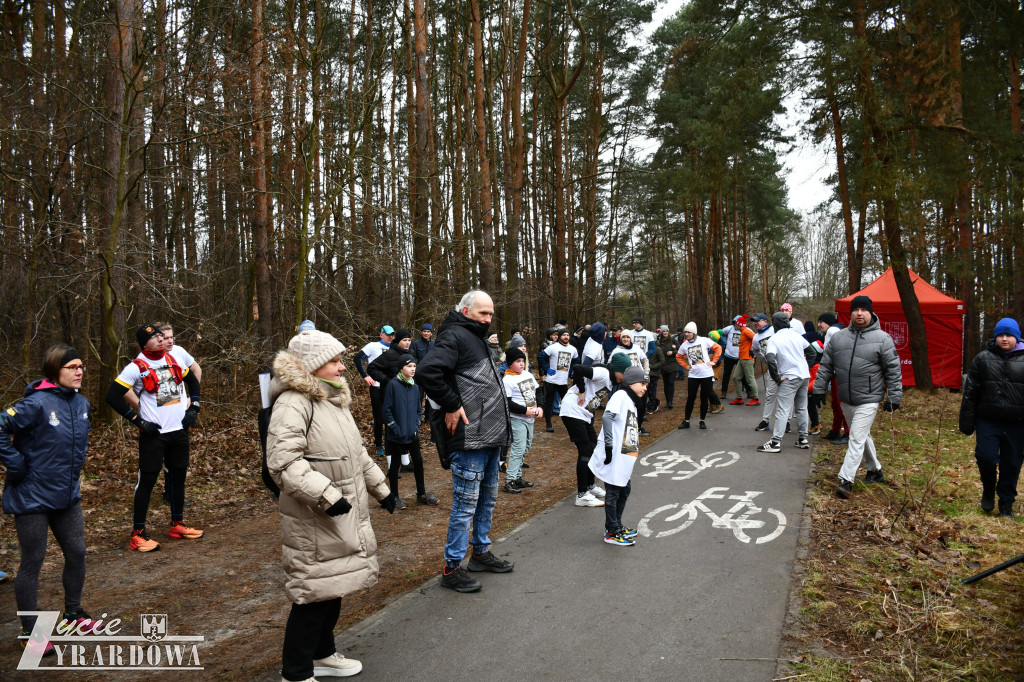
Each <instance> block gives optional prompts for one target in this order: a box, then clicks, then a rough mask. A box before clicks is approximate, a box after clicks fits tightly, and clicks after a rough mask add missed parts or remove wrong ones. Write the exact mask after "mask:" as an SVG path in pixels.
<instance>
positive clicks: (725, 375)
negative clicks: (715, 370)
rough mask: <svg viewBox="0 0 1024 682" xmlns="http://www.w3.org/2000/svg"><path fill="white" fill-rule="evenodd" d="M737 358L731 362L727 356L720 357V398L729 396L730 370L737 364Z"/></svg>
mask: <svg viewBox="0 0 1024 682" xmlns="http://www.w3.org/2000/svg"><path fill="white" fill-rule="evenodd" d="M739 361H740V360H739V358H736V359H735V360H733V359H732V358H730V357H729V356H728V355H723V356H722V397H723V398H724V397H725V396H727V395H729V379H731V378H732V370H733V368H734V367H736V365H737V364H738V363H739Z"/></svg>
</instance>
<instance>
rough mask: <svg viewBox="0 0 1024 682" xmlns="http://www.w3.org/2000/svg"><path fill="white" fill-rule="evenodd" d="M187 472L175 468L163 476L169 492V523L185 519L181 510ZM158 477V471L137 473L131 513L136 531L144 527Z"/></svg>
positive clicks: (183, 501) (183, 502)
mask: <svg viewBox="0 0 1024 682" xmlns="http://www.w3.org/2000/svg"><path fill="white" fill-rule="evenodd" d="M187 471H188V470H187V469H184V468H181V469H179V468H177V467H175V468H172V469H168V470H167V473H165V474H164V475H165V476H166V477H167V481H168V483H167V486H168V489H169V490H170V491H171V521H181V520H182V519H184V518H185V516H184V513H183V512H182V509H183V508H184V506H185V474H186V472H187ZM159 477H160V470H159V469H158V470H156V471H140V472H139V480H138V482H137V483H136V484H135V504H134V506H133V511H132V519H133V521H134V522H135V528H136V530H138V529H140V528H145V527H146V513H147V512H148V511H149V498H150V496H151V495H152V494H153V486H154V485H156V479H158V478H159Z"/></svg>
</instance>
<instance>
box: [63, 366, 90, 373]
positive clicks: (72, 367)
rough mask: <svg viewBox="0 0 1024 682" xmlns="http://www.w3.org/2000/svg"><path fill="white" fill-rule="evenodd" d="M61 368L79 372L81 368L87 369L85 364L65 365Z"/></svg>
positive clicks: (82, 369)
mask: <svg viewBox="0 0 1024 682" xmlns="http://www.w3.org/2000/svg"><path fill="white" fill-rule="evenodd" d="M61 369H66V370H68V371H69V372H77V371H79V370H81V371H83V372H84V371H85V365H64V366H63V367H61Z"/></svg>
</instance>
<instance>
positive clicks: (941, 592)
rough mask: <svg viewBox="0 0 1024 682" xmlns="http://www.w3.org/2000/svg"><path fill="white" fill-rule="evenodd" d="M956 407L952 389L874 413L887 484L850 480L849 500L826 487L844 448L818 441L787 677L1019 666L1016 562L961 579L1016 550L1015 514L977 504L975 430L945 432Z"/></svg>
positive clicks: (1005, 674)
mask: <svg viewBox="0 0 1024 682" xmlns="http://www.w3.org/2000/svg"><path fill="white" fill-rule="evenodd" d="M959 404H960V396H959V395H953V394H949V393H948V392H944V391H939V392H936V393H934V394H930V395H929V394H925V393H919V392H917V391H914V390H912V389H911V390H908V391H905V393H904V400H903V407H904V409H901V410H900V411H899V412H897V413H895V414H894V415H889V414H888V413H884V412H880V413H879V416H878V418H877V419H876V421H875V424H874V427H873V429H872V436H873V438H874V441H875V446H876V448H877V450H878V455H879V459H880V460H881V462H882V469H883V471H884V472H885V475H886V479H887V482H886V483H885V484H873V485H866V484H864V483H863V482H861V481H858V483H857V484H856V485H855V486H854V490H853V496H852V497H851V499H850V500H847V501H843V500H839V499H838V498H836V496H835V494H834V481H835V476H836V472H837V470H838V468H839V466H840V464H841V461H842V452H841V451H840V449H839V448H835V447H833V446H830V445H825V444H822V445H820V446H818V450H817V452H816V456H815V461H816V463H817V466H816V473H815V474H814V477H813V479H812V481H811V483H812V486H811V491H812V492H811V499H810V505H809V506H810V508H811V509H812V516H811V520H810V523H811V541H810V544H809V547H808V556H807V558H806V559H804V563H805V573H804V575H805V579H804V583H803V585H802V587H801V592H800V596H801V599H802V600H803V605H802V607H801V608H800V617H801V618H802V619H803V623H802V629H803V635H804V637H799V638H796V640H797V641H801V642H803V644H801V645H794V646H791V647H790V649H791V650H790V651H787V652H785V655H784V657H786V658H799V657H801V655H802V662H801V663H799V664H796V665H794V666H793V667H792V673H793V674H798V675H799V677H798V679H800V680H833V679H834V680H839V679H842V680H847V679H851V678H852V679H861V678H864V679H872V680H912V679H913V680H922V679H923V680H953V679H956V680H960V679H968V680H985V681H986V682H987V681H988V680H1013V679H1015V677H1017V678H1019V676H1021V675H1022V674H1024V629H1022V628H1021V627H1020V622H1021V620H1022V619H1024V592H1022V591H1021V590H1019V585H1020V573H1019V571H1015V569H1010V570H1009V571H1006V572H1003V573H999V574H996V575H994V576H991V577H990V578H987V579H985V580H984V581H982V582H980V583H978V584H976V585H973V586H966V587H965V586H962V585H960V580H961V579H962V578H965V577H967V576H969V575H972V574H974V573H978V572H980V571H981V570H983V569H984V568H987V567H990V566H993V565H995V564H998V563H1000V562H1002V561H1005V560H1006V559H1008V558H1010V557H1012V556H1015V555H1017V554H1019V553H1020V552H1021V551H1022V549H1021V548H1022V547H1024V523H1013V522H1010V521H1008V520H1006V519H1000V518H997V517H994V516H992V515H988V514H984V513H982V512H981V509H980V507H979V506H978V500H979V498H980V492H981V491H980V485H979V482H978V472H977V466H976V464H975V461H974V456H973V450H974V438H967V437H964V436H962V435H960V434H959V433H957V432H956V417H957V413H958V410H959ZM825 412H826V414H823V415H822V416H821V422H822V423H829V422H830V418H829V417H828V415H827V412H828V410H825ZM862 472H863V470H862ZM878 632H881V633H882V636H881V637H880V639H879V640H875V635H876V633H878ZM800 646H804V647H807V648H806V649H805V650H804V651H800V650H799V647H800ZM811 652H813V653H811Z"/></svg>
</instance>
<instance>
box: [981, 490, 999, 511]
mask: <svg viewBox="0 0 1024 682" xmlns="http://www.w3.org/2000/svg"><path fill="white" fill-rule="evenodd" d="M995 508H996V491H995V490H987V491H982V493H981V509H982V511H985V512H991V511H992V510H993V509H995Z"/></svg>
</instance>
